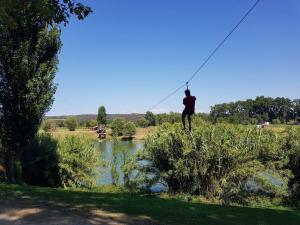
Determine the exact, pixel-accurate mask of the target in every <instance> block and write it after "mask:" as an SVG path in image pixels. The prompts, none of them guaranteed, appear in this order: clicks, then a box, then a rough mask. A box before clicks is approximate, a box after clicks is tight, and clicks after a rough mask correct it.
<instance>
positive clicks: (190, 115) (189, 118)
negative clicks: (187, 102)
mask: <svg viewBox="0 0 300 225" xmlns="http://www.w3.org/2000/svg"><path fill="white" fill-rule="evenodd" d="M188 121H189V131H192V114H188Z"/></svg>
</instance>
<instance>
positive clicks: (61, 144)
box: [21, 134, 100, 188]
mask: <svg viewBox="0 0 300 225" xmlns="http://www.w3.org/2000/svg"><path fill="white" fill-rule="evenodd" d="M94 145H95V141H94V140H90V139H88V138H84V137H75V136H67V137H65V139H63V140H59V141H57V140H55V139H53V138H52V137H51V135H50V134H40V135H37V136H36V137H35V139H34V140H33V141H32V142H31V144H30V145H29V146H27V148H26V149H25V150H24V152H23V154H22V157H21V165H22V177H23V181H24V182H25V183H27V184H30V185H37V186H48V187H58V186H63V187H88V188H89V187H92V186H93V185H94V184H95V182H96V174H97V168H98V166H99V163H100V156H99V153H98V152H97V151H96V149H95V146H94Z"/></svg>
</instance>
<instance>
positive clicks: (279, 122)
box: [272, 119, 281, 124]
mask: <svg viewBox="0 0 300 225" xmlns="http://www.w3.org/2000/svg"><path fill="white" fill-rule="evenodd" d="M272 124H281V121H280V120H279V119H273V120H272Z"/></svg>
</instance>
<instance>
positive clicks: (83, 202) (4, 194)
mask: <svg viewBox="0 0 300 225" xmlns="http://www.w3.org/2000/svg"><path fill="white" fill-rule="evenodd" d="M14 198H26V199H32V200H39V201H40V200H42V201H51V202H56V203H63V204H66V205H67V206H68V207H76V208H80V209H82V210H93V209H100V210H105V211H108V212H116V213H124V214H126V215H129V216H130V215H131V216H147V217H150V218H152V219H155V220H157V221H160V222H161V223H162V224H166V225H167V224H170V225H185V224H186V225H202V224H203V225H224V224H228V225H283V224H287V225H299V224H300V211H299V210H292V209H283V208H281V209H275V208H274V209H268V208H248V207H228V206H221V205H212V204H206V203H191V202H186V201H182V200H179V199H174V198H173V199H170V198H168V199H166V198H162V197H160V196H159V195H142V194H130V193H127V192H125V191H122V190H115V191H112V190H111V189H108V190H106V191H105V190H104V189H101V188H99V189H98V190H94V191H83V190H81V191H80V190H79V191H74V190H73V191H71V190H63V189H52V188H37V187H30V186H18V185H7V184H0V200H1V199H14Z"/></svg>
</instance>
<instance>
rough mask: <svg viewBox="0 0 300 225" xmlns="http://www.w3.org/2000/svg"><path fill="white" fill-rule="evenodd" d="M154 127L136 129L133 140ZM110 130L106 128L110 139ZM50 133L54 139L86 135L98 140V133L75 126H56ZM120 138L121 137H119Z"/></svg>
mask: <svg viewBox="0 0 300 225" xmlns="http://www.w3.org/2000/svg"><path fill="white" fill-rule="evenodd" d="M154 129H155V127H147V128H141V127H138V128H137V129H136V134H135V135H134V138H133V139H134V140H144V138H145V137H146V136H147V135H148V134H149V133H151V132H153V131H154ZM110 133H111V132H110V130H108V136H107V139H111V138H112V137H111V135H110ZM51 135H52V137H53V138H55V139H64V138H65V137H66V136H70V135H72V136H77V137H87V138H91V139H94V140H98V134H97V133H96V132H95V131H93V130H90V129H88V128H77V129H76V130H75V131H69V130H68V129H67V128H57V129H56V130H55V131H52V132H51ZM120 139H121V137H120Z"/></svg>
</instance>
